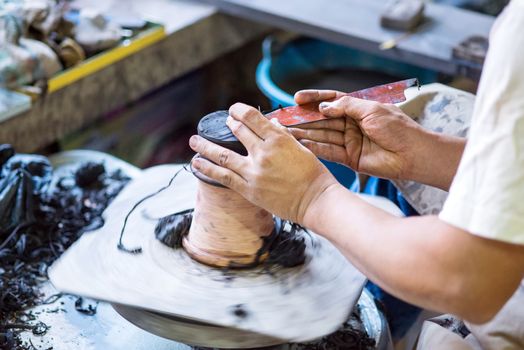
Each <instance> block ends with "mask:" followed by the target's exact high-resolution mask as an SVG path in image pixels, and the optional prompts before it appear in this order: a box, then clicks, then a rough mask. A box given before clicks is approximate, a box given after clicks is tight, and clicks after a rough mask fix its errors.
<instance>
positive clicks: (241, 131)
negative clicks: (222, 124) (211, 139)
mask: <svg viewBox="0 0 524 350" xmlns="http://www.w3.org/2000/svg"><path fill="white" fill-rule="evenodd" d="M226 125H227V126H228V127H229V129H231V132H232V133H233V135H235V136H236V137H237V139H238V140H239V141H240V142H242V144H243V145H244V147H246V149H247V151H248V152H249V153H251V152H252V151H253V149H254V148H255V147H256V145H257V143H260V142H262V139H261V138H260V137H258V136H257V135H256V134H255V133H254V132H253V131H251V129H250V128H248V127H247V126H245V125H244V123H242V122H239V121H238V120H236V119H233V118H232V117H231V116H229V117H227V119H226Z"/></svg>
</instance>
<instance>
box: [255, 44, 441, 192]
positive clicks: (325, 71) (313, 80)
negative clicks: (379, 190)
mask: <svg viewBox="0 0 524 350" xmlns="http://www.w3.org/2000/svg"><path fill="white" fill-rule="evenodd" d="M262 53H263V58H262V60H261V61H260V63H259V64H258V66H257V71H256V82H257V85H258V88H259V89H260V91H262V93H263V94H264V95H265V96H267V97H268V99H269V100H270V102H271V106H272V107H273V108H277V107H279V106H291V105H294V104H295V101H294V100H293V94H294V93H295V92H296V91H298V90H301V89H308V88H319V89H333V90H340V91H344V92H351V91H356V90H360V89H364V88H368V87H371V86H375V85H381V84H385V83H389V82H393V81H397V80H402V79H407V78H418V79H419V81H420V82H421V83H422V84H427V83H432V82H435V81H437V72H434V71H431V70H427V69H424V68H420V67H416V66H413V65H410V64H406V63H402V62H396V61H393V60H390V59H386V58H382V57H378V56H376V55H372V54H368V53H365V52H362V51H358V50H355V49H352V48H348V47H345V46H341V45H336V44H332V43H328V42H325V41H321V40H317V39H312V38H305V37H299V38H296V39H294V40H291V41H287V42H279V41H277V40H276V39H274V38H273V37H267V38H266V39H265V40H264V42H263V43H262ZM323 162H324V164H326V166H327V167H328V168H329V170H330V171H331V172H332V173H333V174H334V175H335V177H336V178H337V180H338V181H339V182H341V183H342V184H343V185H344V186H346V187H350V186H351V184H352V183H353V181H354V178H355V175H354V173H353V172H352V171H351V170H350V169H348V168H347V167H345V166H342V165H340V164H336V163H332V162H327V161H323Z"/></svg>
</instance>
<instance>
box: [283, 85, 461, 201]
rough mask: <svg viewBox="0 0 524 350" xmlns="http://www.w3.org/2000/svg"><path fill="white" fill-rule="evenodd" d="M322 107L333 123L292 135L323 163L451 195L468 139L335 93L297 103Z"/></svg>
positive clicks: (303, 96)
mask: <svg viewBox="0 0 524 350" xmlns="http://www.w3.org/2000/svg"><path fill="white" fill-rule="evenodd" d="M333 98H339V99H338V100H336V101H334V102H331V103H329V102H323V103H321V104H320V111H321V112H322V113H323V114H324V115H325V116H327V117H328V118H330V119H328V120H322V121H319V122H316V123H310V124H304V125H302V126H299V127H297V128H293V129H291V133H292V134H293V135H294V136H295V137H296V138H297V139H298V140H299V141H300V142H301V143H302V144H303V145H304V146H306V147H307V148H309V149H310V150H311V151H312V152H313V153H315V154H316V155H317V156H319V157H320V158H324V159H327V160H331V161H334V162H338V163H341V164H345V165H347V166H349V167H350V168H352V169H354V170H355V171H357V172H360V173H364V174H369V175H373V176H378V177H382V178H388V179H398V180H414V181H417V182H421V183H424V184H427V185H431V186H435V187H438V188H441V189H443V190H446V191H447V190H448V189H449V186H450V184H451V181H452V180H453V177H454V175H455V173H456V171H457V168H458V164H459V161H460V158H461V156H462V152H463V151H464V146H465V143H466V140H465V139H462V138H458V137H452V136H446V135H443V134H439V133H435V132H431V131H429V130H426V129H424V128H423V127H421V126H420V125H419V124H417V123H416V122H415V121H414V120H412V119H411V118H410V117H408V116H407V115H406V114H405V113H404V112H403V111H402V110H401V109H400V108H398V107H396V106H394V105H387V104H381V103H377V102H372V101H365V100H360V99H356V98H352V97H349V96H345V97H341V95H340V93H337V92H336V91H330V90H304V91H300V92H298V93H297V94H296V95H295V99H296V101H297V103H299V104H303V103H309V102H318V101H326V100H331V99H333Z"/></svg>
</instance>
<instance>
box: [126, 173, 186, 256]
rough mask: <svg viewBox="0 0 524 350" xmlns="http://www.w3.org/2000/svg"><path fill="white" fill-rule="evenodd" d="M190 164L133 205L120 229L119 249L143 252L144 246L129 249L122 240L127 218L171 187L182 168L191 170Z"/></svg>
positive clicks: (137, 252)
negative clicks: (141, 205)
mask: <svg viewBox="0 0 524 350" xmlns="http://www.w3.org/2000/svg"><path fill="white" fill-rule="evenodd" d="M187 165H188V164H185V165H184V166H182V168H180V169H179V170H178V171H177V172H176V173H175V174H174V175H173V177H171V179H170V180H169V183H168V184H167V185H166V186H164V187H162V188H160V189H159V190H157V191H156V192H154V193H151V194H148V195H147V196H145V197H144V198H142V199H140V200H139V201H138V202H136V203H135V205H133V207H132V208H131V210H130V211H129V212H128V213H127V215H126V217H125V219H124V224H123V225H122V230H120V238H119V239H118V246H117V248H118V250H121V251H123V252H126V253H130V254H140V253H142V247H136V248H133V249H129V248H126V247H125V245H124V243H123V242H122V240H123V239H124V233H125V230H126V226H127V220H128V219H129V217H130V216H131V214H132V213H133V212H134V211H135V209H136V208H138V207H139V206H140V204H142V203H144V202H145V201H146V200H148V199H150V198H153V197H154V196H156V195H158V194H159V193H161V192H162V191H164V190H166V189H168V188H169V187H171V185H172V184H173V181H175V179H176V177H177V176H178V174H180V172H181V171H182V170H186V171H189V170H188V169H187V168H186V167H187Z"/></svg>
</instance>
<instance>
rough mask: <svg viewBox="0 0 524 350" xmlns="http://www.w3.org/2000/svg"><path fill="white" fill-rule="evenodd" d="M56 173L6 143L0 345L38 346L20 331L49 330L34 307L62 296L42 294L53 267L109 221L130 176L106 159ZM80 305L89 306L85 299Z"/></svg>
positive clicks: (0, 191) (0, 177) (0, 202)
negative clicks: (108, 214)
mask: <svg viewBox="0 0 524 350" xmlns="http://www.w3.org/2000/svg"><path fill="white" fill-rule="evenodd" d="M52 175H53V169H52V167H51V164H50V163H49V161H48V159H47V158H45V157H42V156H38V155H26V154H16V153H15V152H14V150H13V149H12V147H10V146H9V145H0V209H1V210H0V223H1V225H0V349H34V346H32V344H29V343H26V342H24V341H22V340H21V338H20V337H19V335H20V333H21V332H24V331H31V332H32V333H33V334H36V335H43V334H45V333H46V332H47V329H48V326H47V325H45V324H44V323H42V322H38V320H37V316H36V315H35V314H33V312H32V311H31V308H32V307H34V306H37V305H44V304H50V303H52V302H54V301H56V300H57V299H59V298H60V297H61V294H57V295H55V296H52V297H50V298H49V299H48V300H42V299H43V296H42V295H41V291H40V285H41V283H42V282H44V281H46V280H47V267H48V266H49V265H50V264H51V263H52V262H53V261H54V260H55V259H56V258H57V257H59V256H60V254H61V253H63V252H64V251H65V250H66V249H67V248H68V247H69V246H70V245H71V244H72V243H73V242H75V241H76V240H77V239H78V238H79V237H80V236H81V235H82V234H83V233H84V232H87V231H90V230H93V229H96V228H98V227H100V226H102V225H103V224H104V221H103V219H102V212H103V211H104V209H105V208H106V207H107V205H108V204H109V203H110V202H111V201H112V199H113V198H114V197H116V195H117V194H118V193H119V192H120V190H121V189H122V188H123V187H124V186H125V185H126V184H127V182H128V181H129V178H128V177H127V176H125V175H124V174H123V173H122V172H120V171H107V170H106V168H105V167H104V165H103V164H101V163H84V164H82V165H80V166H79V167H77V168H76V169H73V170H72V171H71V172H70V173H67V174H66V173H65V174H64V175H61V176H60V178H58V179H56V181H53V176H52ZM78 309H82V310H84V307H83V306H82V304H81V303H80V305H79V307H78V308H77V310H78ZM86 310H87V313H88V314H89V313H91V314H93V313H94V312H96V309H94V308H93V307H92V306H91V307H89V306H88V307H87V309H86ZM79 311H80V310H79Z"/></svg>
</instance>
